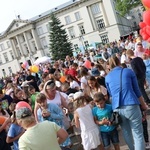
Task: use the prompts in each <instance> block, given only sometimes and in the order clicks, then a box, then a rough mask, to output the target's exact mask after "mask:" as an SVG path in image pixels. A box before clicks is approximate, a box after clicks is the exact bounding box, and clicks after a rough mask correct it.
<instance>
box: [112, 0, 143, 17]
mask: <svg viewBox="0 0 150 150" xmlns="http://www.w3.org/2000/svg"><path fill="white" fill-rule="evenodd" d="M139 5H140V6H141V7H142V8H144V7H143V5H142V2H141V0H116V4H115V8H116V10H117V11H118V12H119V14H120V15H121V16H125V15H126V14H128V12H129V10H131V9H133V8H135V7H137V6H139Z"/></svg>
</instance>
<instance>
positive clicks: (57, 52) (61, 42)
mask: <svg viewBox="0 0 150 150" xmlns="http://www.w3.org/2000/svg"><path fill="white" fill-rule="evenodd" d="M50 19H51V21H50V23H49V38H50V53H51V56H52V59H53V60H58V59H62V60H64V59H65V57H66V56H67V55H69V56H72V50H73V48H72V43H71V42H69V38H68V35H67V33H66V30H65V29H63V27H64V25H61V22H60V20H59V19H58V18H57V17H56V16H55V15H54V14H53V13H51V16H50Z"/></svg>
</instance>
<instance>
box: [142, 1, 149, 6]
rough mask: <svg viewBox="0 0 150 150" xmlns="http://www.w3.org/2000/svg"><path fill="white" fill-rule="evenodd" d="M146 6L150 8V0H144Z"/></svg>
mask: <svg viewBox="0 0 150 150" xmlns="http://www.w3.org/2000/svg"><path fill="white" fill-rule="evenodd" d="M142 3H143V5H144V6H146V7H148V8H150V0H142Z"/></svg>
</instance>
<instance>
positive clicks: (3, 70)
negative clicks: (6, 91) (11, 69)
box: [2, 69, 6, 77]
mask: <svg viewBox="0 0 150 150" xmlns="http://www.w3.org/2000/svg"><path fill="white" fill-rule="evenodd" d="M2 72H3V76H4V77H5V76H6V72H5V69H2Z"/></svg>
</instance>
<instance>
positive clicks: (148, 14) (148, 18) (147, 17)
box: [143, 10, 150, 26]
mask: <svg viewBox="0 0 150 150" xmlns="http://www.w3.org/2000/svg"><path fill="white" fill-rule="evenodd" d="M143 22H145V23H146V24H147V25H149V26H150V10H146V11H144V13H143Z"/></svg>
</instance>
